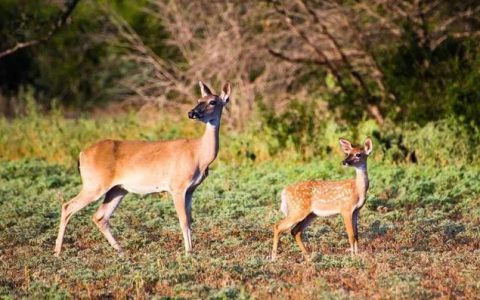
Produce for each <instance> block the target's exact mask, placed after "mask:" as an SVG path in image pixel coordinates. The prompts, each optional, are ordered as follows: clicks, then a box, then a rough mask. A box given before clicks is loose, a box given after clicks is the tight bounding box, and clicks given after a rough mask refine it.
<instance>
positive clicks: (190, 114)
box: [188, 110, 199, 119]
mask: <svg viewBox="0 0 480 300" xmlns="http://www.w3.org/2000/svg"><path fill="white" fill-rule="evenodd" d="M188 117H189V118H190V119H197V118H198V117H199V115H198V113H197V112H196V111H195V110H191V111H189V112H188Z"/></svg>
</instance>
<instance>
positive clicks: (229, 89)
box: [220, 81, 232, 104]
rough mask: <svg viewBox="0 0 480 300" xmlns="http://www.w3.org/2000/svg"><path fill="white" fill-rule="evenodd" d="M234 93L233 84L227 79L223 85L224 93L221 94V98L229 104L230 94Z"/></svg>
mask: <svg viewBox="0 0 480 300" xmlns="http://www.w3.org/2000/svg"><path fill="white" fill-rule="evenodd" d="M231 93H232V85H231V84H230V82H228V81H227V83H225V85H224V86H223V89H222V94H221V95H220V98H221V99H222V101H223V103H224V104H227V103H228V101H229V100H230V94H231Z"/></svg>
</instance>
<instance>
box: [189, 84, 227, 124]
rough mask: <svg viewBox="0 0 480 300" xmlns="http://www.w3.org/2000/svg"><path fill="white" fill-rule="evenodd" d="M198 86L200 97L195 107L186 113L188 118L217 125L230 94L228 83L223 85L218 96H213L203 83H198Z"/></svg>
mask: <svg viewBox="0 0 480 300" xmlns="http://www.w3.org/2000/svg"><path fill="white" fill-rule="evenodd" d="M198 84H199V85H200V91H201V94H202V97H201V98H200V99H198V101H197V102H198V103H197V105H196V106H195V107H194V108H193V109H192V110H191V111H189V112H188V117H189V118H190V119H197V120H199V121H202V122H204V123H211V124H213V125H217V124H218V122H219V121H220V117H221V116H222V111H223V107H224V106H225V105H226V104H227V103H228V101H229V98H230V94H231V92H232V88H231V86H230V83H229V82H227V83H225V85H224V86H223V89H222V93H221V94H220V96H218V95H215V94H213V93H212V91H211V90H210V88H209V87H208V86H207V85H206V84H205V83H203V82H201V81H200V82H199V83H198Z"/></svg>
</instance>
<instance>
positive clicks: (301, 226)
mask: <svg viewBox="0 0 480 300" xmlns="http://www.w3.org/2000/svg"><path fill="white" fill-rule="evenodd" d="M315 217H316V215H315V214H313V213H311V214H309V215H308V216H307V217H306V218H305V219H303V220H302V221H301V222H300V223H298V224H297V225H295V227H294V228H293V229H292V232H291V233H292V235H293V236H294V237H295V241H296V242H297V244H298V246H299V247H300V250H301V251H302V253H303V255H304V257H305V258H307V259H308V257H307V256H308V251H307V249H306V248H305V245H304V244H303V241H302V232H303V231H304V230H305V228H307V227H308V226H309V225H310V223H312V221H313V220H314V219H315Z"/></svg>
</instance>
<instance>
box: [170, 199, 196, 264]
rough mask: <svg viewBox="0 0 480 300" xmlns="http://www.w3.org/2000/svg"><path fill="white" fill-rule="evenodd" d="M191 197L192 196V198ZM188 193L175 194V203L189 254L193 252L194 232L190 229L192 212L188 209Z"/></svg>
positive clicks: (186, 250)
mask: <svg viewBox="0 0 480 300" xmlns="http://www.w3.org/2000/svg"><path fill="white" fill-rule="evenodd" d="M190 199H191V198H190ZM186 200H187V195H186V192H178V193H174V194H173V201H174V204H175V210H176V211H177V216H178V221H179V222H180V228H181V229H182V232H183V241H184V243H185V252H186V254H187V255H188V254H189V253H190V252H192V233H191V229H190V220H191V216H189V215H190V214H191V213H189V212H188V211H189V209H187V201H186Z"/></svg>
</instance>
